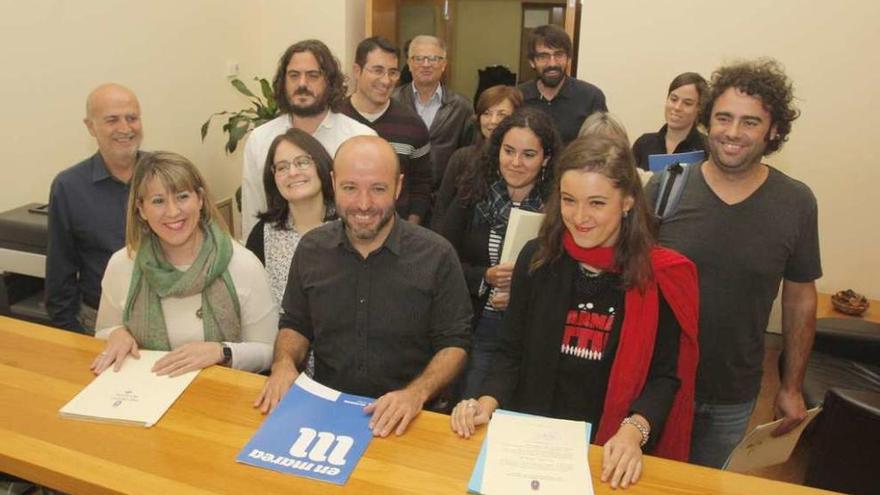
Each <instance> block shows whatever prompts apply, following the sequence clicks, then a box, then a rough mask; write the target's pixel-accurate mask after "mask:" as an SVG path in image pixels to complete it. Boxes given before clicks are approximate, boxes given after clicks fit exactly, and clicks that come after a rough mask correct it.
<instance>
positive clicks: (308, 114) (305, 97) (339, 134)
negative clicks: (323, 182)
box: [241, 40, 376, 239]
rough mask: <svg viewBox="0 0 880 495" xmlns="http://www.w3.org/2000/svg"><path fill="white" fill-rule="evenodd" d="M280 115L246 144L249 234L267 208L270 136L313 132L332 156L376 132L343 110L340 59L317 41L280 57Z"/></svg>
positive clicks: (244, 225)
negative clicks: (348, 142)
mask: <svg viewBox="0 0 880 495" xmlns="http://www.w3.org/2000/svg"><path fill="white" fill-rule="evenodd" d="M272 89H273V91H274V92H275V101H276V102H277V105H278V110H279V112H280V115H279V116H278V117H276V118H275V119H273V120H270V121H269V122H266V123H265V124H263V125H261V126H260V127H258V128H256V129H254V130H253V131H252V132H251V135H250V137H249V138H248V141H247V144H246V145H245V148H244V169H243V172H242V179H241V229H242V238H243V239H247V236H248V234H249V233H250V231H251V229H252V228H253V227H254V225H255V224H256V223H257V213H259V212H261V211H266V193H265V192H264V191H263V167H264V166H265V165H266V155H267V154H268V153H269V146H270V145H271V144H272V140H274V139H275V137H276V136H278V135H279V134H284V133H285V132H287V130H288V129H290V128H291V127H296V128H298V129H302V130H304V131H306V132H308V133H309V134H311V135H312V136H314V137H315V139H317V140H318V141H319V142H320V143H321V144H323V145H324V148H326V149H327V153H329V154H330V156H333V155H334V154H335V153H336V149H337V148H339V145H341V144H342V143H343V142H344V141H345V140H346V139H348V138H350V137H352V136H362V135H370V136H375V135H376V132H375V131H374V130H372V129H370V128H369V127H368V126H366V125H363V124H361V123H359V122H356V121H355V120H353V119H351V118H350V117H347V116H345V115H343V114H342V113H339V109H340V106H341V105H342V103H343V102H344V100H345V96H346V92H347V89H348V88H347V86H346V83H345V75H344V74H343V73H342V71H341V70H340V68H339V61H338V60H337V59H336V57H334V56H333V54H332V53H331V52H330V49H329V48H327V45H325V44H324V43H323V42H321V41H319V40H303V41H299V42H297V43H294V44H293V45H290V46H289V47H288V48H287V50H285V52H284V54H283V55H281V59H280V60H279V61H278V69H277V70H276V72H275V77H274V79H273V80H272Z"/></svg>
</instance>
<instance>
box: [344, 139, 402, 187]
mask: <svg viewBox="0 0 880 495" xmlns="http://www.w3.org/2000/svg"><path fill="white" fill-rule="evenodd" d="M365 161H369V162H371V163H374V164H376V165H379V164H384V165H386V166H391V167H393V168H390V169H389V170H388V172H389V173H390V174H391V175H392V176H394V177H396V176H398V175H400V160H399V159H398V158H397V153H395V152H394V148H392V147H391V144H389V143H388V141H386V140H384V139H382V138H381V137H378V136H355V137H353V138H350V139H347V140H346V141H345V142H343V143H342V145H341V146H339V149H337V150H336V157H335V158H334V159H333V170H337V168H338V167H339V164H340V163H342V164H343V166H347V165H349V164H354V163H356V162H365Z"/></svg>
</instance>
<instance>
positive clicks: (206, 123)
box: [202, 117, 211, 141]
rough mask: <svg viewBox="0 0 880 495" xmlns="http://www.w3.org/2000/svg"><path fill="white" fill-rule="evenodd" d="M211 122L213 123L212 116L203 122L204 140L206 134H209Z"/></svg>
mask: <svg viewBox="0 0 880 495" xmlns="http://www.w3.org/2000/svg"><path fill="white" fill-rule="evenodd" d="M210 123H211V117H208V120H206V121H205V123H204V124H202V141H204V140H205V136H207V135H208V124H210Z"/></svg>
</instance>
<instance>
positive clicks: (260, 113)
mask: <svg viewBox="0 0 880 495" xmlns="http://www.w3.org/2000/svg"><path fill="white" fill-rule="evenodd" d="M254 80H255V81H259V83H260V92H261V93H262V96H258V95H256V94H254V93H253V92H252V91H251V90H250V89H248V87H247V85H245V83H243V82H242V81H241V80H240V79H238V78H235V79H232V80H231V81H230V84H232V87H234V88H235V89H237V90H238V92H239V93H241V94H243V95H245V96H247V97H248V98H250V101H251V104H252V105H253V108H251V107H248V108H244V109H241V110H237V111H222V112H217V113H214V114H212V115H211V116H210V117H208V120H206V121H205V123H204V124H202V141H204V140H205V136H207V135H208V127H209V126H210V124H211V120H212V119H213V118H214V117H218V116H221V115H228V116H229V117H228V118H227V119H226V123H225V124H223V132H225V133H226V134H227V135H228V139H227V140H226V146H225V148H226V152H227V153H233V152H235V149H236V148H237V147H238V142H239V141H241V139H242V138H243V137H244V136H245V135H246V134H247V133H248V132H249V131H250V130H251V129H253V128H255V127H257V126H259V125H260V124H262V123H264V122H267V121H270V120H272V119H274V118H275V117H277V116H278V106H277V105H276V104H275V95H274V94H273V92H272V85H271V84H269V81H267V80H266V79H264V78H262V77H255V78H254Z"/></svg>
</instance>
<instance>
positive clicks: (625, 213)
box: [623, 210, 629, 219]
mask: <svg viewBox="0 0 880 495" xmlns="http://www.w3.org/2000/svg"><path fill="white" fill-rule="evenodd" d="M627 215H629V210H623V218H624V219H626V216H627Z"/></svg>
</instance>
